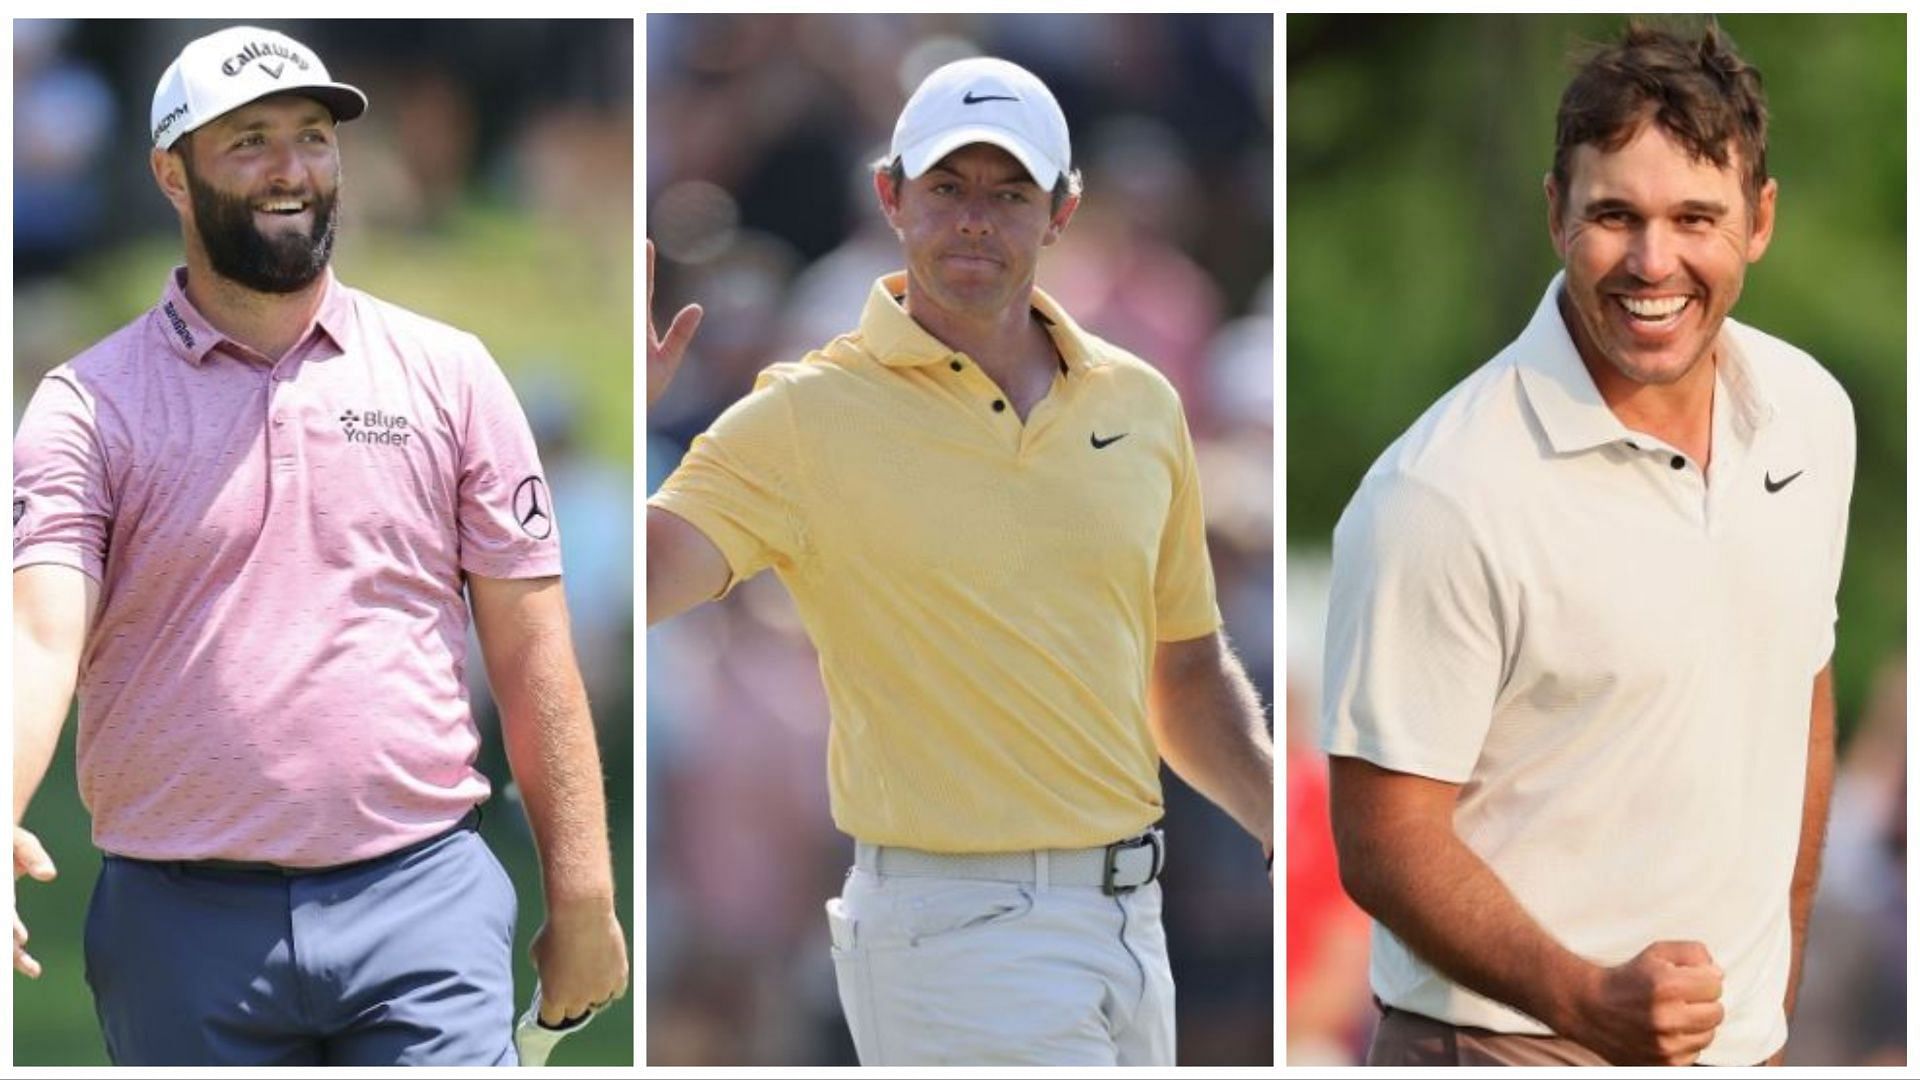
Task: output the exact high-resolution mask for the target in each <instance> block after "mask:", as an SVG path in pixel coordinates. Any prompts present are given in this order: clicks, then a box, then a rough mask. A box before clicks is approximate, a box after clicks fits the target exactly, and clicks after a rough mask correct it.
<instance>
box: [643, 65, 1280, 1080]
mask: <svg viewBox="0 0 1920 1080" xmlns="http://www.w3.org/2000/svg"><path fill="white" fill-rule="evenodd" d="M1070 162H1071V148H1070V144H1069V139H1068V133H1067V124H1066V118H1065V117H1064V116H1063V115H1062V113H1061V111H1060V107H1059V105H1058V104H1057V103H1056V102H1055V100H1054V98H1053V95H1052V94H1051V93H1050V92H1049V91H1048V89H1047V88H1046V86H1045V85H1043V84H1042V83H1041V82H1040V80H1039V79H1037V78H1035V77H1034V76H1033V75H1032V74H1031V73H1029V72H1027V71H1025V70H1024V69H1022V68H1019V67H1017V66H1015V65H1013V64H1010V63H1007V62H1005V61H1001V60H993V59H985V58H975V59H970V60H963V61H959V62H956V63H953V64H949V65H947V66H945V67H943V68H940V69H939V70H937V71H935V72H934V73H933V74H932V75H930V76H928V78H927V79H926V81H925V82H923V83H922V84H921V86H920V88H919V89H918V90H917V91H915V93H914V95H913V96H912V98H911V99H910V100H909V101H908V102H907V104H906V107H905V108H904V110H903V111H902V112H901V114H900V119H899V121H898V124H897V125H896V127H895V130H894V136H893V146H892V151H891V153H890V154H889V155H888V156H887V158H886V159H884V160H883V161H882V162H881V163H879V165H878V166H877V167H876V170H875V177H874V189H875V192H876V193H877V195H878V196H879V202H880V208H881V211H882V212H883V213H885V214H886V217H887V221H888V223H889V224H890V225H891V226H892V227H893V230H894V232H895V233H896V234H897V235H898V236H899V237H900V241H901V246H902V251H903V253H904V255H905V257H906V264H907V266H906V270H905V272H903V273H897V274H893V275H890V276H887V277H884V278H882V279H880V280H879V281H877V282H876V283H875V284H874V287H873V291H872V293H871V294H870V295H869V296H868V298H867V304H866V310H865V313H864V314H863V315H862V316H861V320H860V325H859V327H858V328H857V329H855V330H854V331H853V332H852V333H850V334H847V335H845V336H842V337H839V338H836V339H835V340H834V341H832V342H830V343H828V344H827V345H825V346H824V347H822V348H821V349H819V350H817V351H815V352H812V353H810V354H808V355H807V356H806V357H805V358H804V359H803V360H801V361H800V362H799V363H786V364H776V365H774V366H772V367H770V368H768V369H767V370H766V371H764V372H762V373H761V375H760V377H759V380H758V381H757V383H756V385H755V387H754V389H753V392H752V393H750V394H748V395H747V396H746V397H745V398H743V399H741V400H740V401H739V402H737V403H735V404H734V405H733V406H732V407H731V408H730V409H728V410H727V411H726V413H725V414H724V415H722V416H721V417H720V418H719V419H718V420H717V421H715V422H714V424H713V427H712V428H711V429H709V430H708V431H707V432H706V433H705V434H704V435H702V436H700V437H699V438H697V439H696V440H695V441H694V443H693V446H692V448H691V449H690V450H689V451H688V453H687V455H686V458H685V460H684V461H683V462H682V463H681V465H680V467H679V468H678V470H677V471H675V472H674V473H673V475H672V476H671V477H669V478H668V479H667V481H666V483H665V484H664V485H663V486H662V488H661V490H660V492H659V493H658V494H657V495H655V496H654V497H653V499H652V500H651V501H650V503H649V505H648V509H647V621H648V622H649V623H650V624H651V623H656V622H659V621H661V620H662V619H666V618H668V617H670V616H673V615H675V614H678V613H679V612H682V611H685V610H686V609H688V608H690V607H692V606H694V605H696V604H699V603H701V602H703V601H706V600H712V599H715V598H717V597H720V596H723V595H725V593H726V592H728V591H729V590H730V589H731V588H732V587H733V586H734V585H735V584H737V583H739V582H740V581H743V580H745V579H747V578H749V577H751V576H753V575H754V574H756V573H758V572H760V571H761V570H763V569H766V568H768V567H771V568H773V570H774V571H775V572H776V573H777V574H779V575H780V578H781V580H782V581H783V582H785V583H786V586H787V588H788V589H789V590H790V591H791V592H792V594H793V597H794V600H795V602H796V604H797V605H798V607H799V611H800V614H801V616H802V618H803V619H804V620H805V623H806V626H807V630H808V633H809V634H810V635H811V637H812V639H813V643H814V645H815V647H816V648H817V649H818V651H819V653H820V669H821V675H822V677H823V678H824V679H825V681H826V689H827V695H828V699H829V703H830V707H831V712H832V719H833V723H832V734H831V737H830V741H829V744H828V767H829V769H830V771H831V782H832V783H831V787H832V801H833V815H834V821H835V823H836V824H837V825H838V826H839V828H840V829H842V830H843V831H845V832H847V833H849V834H851V835H852V836H853V837H854V839H855V840H856V841H857V843H856V851H857V855H856V860H855V866H854V868H853V870H852V871H851V872H850V873H849V874H848V877H847V884H846V888H845V890H844V891H843V892H842V894H841V895H840V896H839V897H838V898H836V899H834V900H831V901H829V902H828V903H827V918H828V923H829V926H830V929H831V933H832V941H833V957H834V963H835V967H836V970H837V972H838V976H839V984H840V997H841V1003H842V1005H843V1007H844V1008H845V1010H846V1015H847V1021H848V1025H849V1027H850V1028H851V1029H852V1033H853V1039H854V1043H855V1046H856V1048H857V1049H858V1051H859V1055H860V1060H861V1062H862V1063H864V1064H869V1065H873V1064H887V1065H899V1064H913V1065H937V1064H957V1065H1014V1064H1027V1065H1116V1064H1117V1065H1163V1066H1164V1065H1172V1064H1173V1063H1174V1024H1173V1015H1174V1014H1173V980H1172V976H1171V974H1170V972H1169V969H1168V964H1167V953H1166V939H1165V935H1164V934H1163V932H1162V929H1161V925H1160V887H1159V885H1158V883H1157V878H1158V876H1159V873H1160V870H1161V868H1162V867H1163V866H1164V865H1165V862H1166V858H1167V852H1166V850H1165V845H1164V841H1163V839H1162V837H1161V834H1160V832H1159V830H1157V829H1155V828H1154V827H1153V826H1154V823H1155V822H1156V821H1158V820H1159V818H1160V816H1161V814H1162V812H1163V810H1164V803H1163V800H1162V796H1161V791H1160V783H1159V765H1160V760H1161V759H1162V758H1163V757H1164V758H1165V759H1166V760H1167V762H1168V763H1169V764H1170V765H1172V767H1173V768H1174V769H1175V770H1176V771H1177V772H1179V773H1180V775H1181V776H1182V777H1183V778H1184V779H1186V780H1187V781H1188V782H1189V783H1191V784H1192V785H1193V786H1194V787H1196V788H1197V789H1199V790H1200V791H1201V792H1202V793H1204V794H1205V795H1207V796H1208V797H1209V798H1211V799H1212V800H1213V801H1214V802H1216V803H1218V804H1219V805H1220V806H1221V807H1222V808H1223V809H1225V810H1226V811H1227V812H1228V813H1229V814H1231V815H1232V816H1233V817H1234V819H1235V820H1237V821H1238V822H1239V823H1240V824H1241V825H1242V826H1244V827H1245V828H1246V829H1247V831H1248V832H1250V833H1252V834H1253V836H1254V837H1255V838H1256V839H1257V840H1258V841H1259V842H1260V844H1261V846H1262V848H1263V849H1264V850H1265V851H1266V852H1268V853H1270V852H1271V850H1272V835H1273V746H1272V740H1271V737H1270V736H1269V734H1268V732H1267V727H1266V720H1265V716H1264V714H1263V712H1262V709H1261V705H1260V702H1259V700H1258V698H1257V697H1256V695H1255V693H1254V690H1253V688H1252V686H1251V685H1250V684H1249V682H1248V681H1247V678H1246V675H1245V674H1244V673H1243V671H1242V670H1241V667H1240V664H1239V662H1238V661H1237V660H1236V659H1235V658H1234V656H1233V654H1232V653H1231V652H1230V651H1229V650H1228V648H1227V644H1226V642H1225V640H1224V639H1223V637H1222V636H1221V634H1220V614H1219V611H1218V608H1217V607H1216V604H1215V601H1214V589H1213V574H1212V570H1211V567H1210V566H1209V564H1208V559H1207V547H1206V534H1205V523H1204V519H1203V517H1202V514H1201V503H1200V487H1199V480H1198V475H1197V470H1196V469H1195V466H1194V456H1193V445H1192V441H1191V439H1190V438H1189V436H1188V434H1187V427H1186V422H1185V418H1184V417H1183V416H1182V414H1181V410H1180V402H1179V399H1178V398H1177V397H1176V395H1175V394H1174V391H1173V388H1172V387H1171V386H1170V385H1168V383H1167V381H1166V379H1164V378H1163V377H1161V375H1160V374H1159V373H1158V372H1156V371H1155V370H1154V369H1153V368H1152V367H1150V366H1148V365H1147V364H1145V363H1143V362H1142V361H1141V360H1139V359H1138V358H1136V357H1134V356H1131V355H1129V354H1127V353H1125V352H1123V351H1121V350H1119V349H1117V348H1115V347H1113V346H1112V345H1110V344H1108V343H1106V342H1104V341H1101V340H1100V339H1099V338H1096V337H1094V336H1092V335H1091V334H1088V333H1086V332H1085V331H1084V330H1082V329H1081V328H1080V327H1079V326H1077V325H1076V324H1075V323H1074V321H1073V319H1072V318H1071V317H1070V316H1069V315H1068V314H1067V313H1066V312H1065V311H1062V310H1061V309H1060V306H1059V305H1058V304H1057V303H1055V302H1054V301H1053V300H1052V299H1051V298H1049V297H1048V296H1047V295H1046V294H1044V293H1042V292H1040V291H1039V290H1038V289H1036V288H1034V284H1033V281H1034V270H1035V267H1036V265H1037V263H1038V261H1039V258H1040V253H1041V251H1042V249H1044V248H1046V247H1048V246H1050V245H1052V244H1053V243H1055V242H1056V241H1058V240H1059V239H1060V238H1061V236H1062V235H1063V234H1064V233H1065V232H1066V229H1067V225H1068V223H1069V222H1070V221H1071V220H1072V218H1073V214H1074V211H1075V209H1076V208H1077V207H1078V205H1079V202H1080V184H1079V177H1078V174H1076V173H1075V172H1073V171H1072V169H1071V165H1070ZM649 259H651V248H649ZM649 288H651V266H650V267H649ZM648 306H649V319H651V306H652V304H651V298H649V304H648ZM700 314H701V313H700V309H698V308H697V307H690V308H688V309H686V310H684V311H682V312H680V314H679V315H678V316H676V317H675V319H674V320H673V322H672V324H671V325H670V326H669V328H668V330H667V333H666V335H665V337H664V339H663V338H661V337H658V336H656V335H655V333H654V332H653V330H652V328H651V326H649V330H648V355H647V362H648V372H647V395H648V401H649V403H650V404H651V402H653V401H654V400H656V399H658V397H659V396H660V394H661V392H662V391H663V390H664V389H665V388H666V386H667V384H668V382H669V381H670V380H671V379H672V377H673V372H674V370H675V369H676V368H677V367H678V365H679V362H680V360H681V357H682V356H683V355H684V353H685V351H686V348H687V345H688V343H689V342H690V341H691V340H692V339H693V336H694V334H695V332H696V328H697V326H698V323H699V320H700Z"/></svg>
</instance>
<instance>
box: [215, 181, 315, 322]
mask: <svg viewBox="0 0 1920 1080" xmlns="http://www.w3.org/2000/svg"><path fill="white" fill-rule="evenodd" d="M187 191H188V192H189V193H190V194H191V195H192V197H193V220H194V227H195V228H196V229H197V230H198V231H199V233H200V245H201V247H203V248H205V249H206V252H207V260H208V261H209V262H211V263H212V264H213V270H214V273H216V274H219V275H220V276H221V277H224V278H227V279H229V280H231V281H233V282H235V283H237V284H239V285H242V286H244V287H246V288H248V289H252V290H253V291H254V292H263V293H290V292H298V291H299V290H301V289H304V288H306V287H307V286H308V285H310V284H312V283H313V280H314V279H315V278H317V277H319V276H320V272H321V271H322V270H325V269H326V268H327V261H328V260H329V259H331V258H332V257H333V232H334V226H335V225H336V224H337V223H338V221H339V216H340V195H339V192H338V191H335V192H332V193H330V194H321V193H319V192H314V193H313V194H312V195H311V196H309V197H308V198H309V203H310V205H311V208H312V210H313V228H312V229H310V230H308V231H307V232H305V233H285V234H281V235H277V236H268V235H267V234H265V233H263V232H261V231H260V229H259V228H258V227H257V226H256V225H255V224H254V222H253V204H252V200H250V199H248V198H247V197H245V196H243V195H228V194H225V193H224V192H220V191H216V190H214V188H213V186H212V185H210V184H205V183H202V182H201V181H200V179H199V178H198V177H196V176H195V175H194V174H193V170H192V169H191V168H188V169H187Z"/></svg>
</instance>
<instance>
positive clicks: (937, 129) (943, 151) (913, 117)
mask: <svg viewBox="0 0 1920 1080" xmlns="http://www.w3.org/2000/svg"><path fill="white" fill-rule="evenodd" d="M971 143H992V144H993V145H995V146H998V147H1000V148H1001V149H1002V150H1005V151H1006V152H1007V153H1009V154H1012V155H1013V156H1014V157H1016V158H1018V159H1019V161H1020V164H1022V165H1025V166H1026V167H1027V173H1028V175H1030V176H1032V177H1033V180H1034V182H1035V183H1037V184H1039V185H1040V186H1041V187H1043V188H1047V189H1049V190H1051V189H1052V188H1053V185H1054V183H1055V182H1056V181H1057V180H1059V179H1060V174H1062V173H1064V172H1066V171H1067V170H1068V169H1069V168H1071V167H1072V162H1073V146H1072V144H1071V143H1070V142H1069V141H1068V139H1067V118H1066V116H1065V115H1064V114H1062V113H1061V111H1060V103H1059V102H1057V101H1055V100H1053V92H1052V91H1050V90H1048V89H1047V84H1045V83H1043V82H1041V81H1040V80H1039V78H1038V77H1036V76H1035V75H1034V73H1033V72H1031V71H1028V70H1027V69H1026V68H1023V67H1021V66H1020V65H1018V64H1011V63H1008V62H1007V61H1005V60H995V59H993V58H991V57H985V56H976V57H972V58H970V59H966V60H955V61H954V62H953V63H951V64H947V65H945V66H943V67H941V68H939V69H937V70H935V71H934V73H933V74H931V75H929V76H927V78H926V80H925V81H924V82H922V83H921V84H920V88H919V89H918V90H915V91H914V92H913V96H912V97H910V98H908V99H907V107H906V108H904V109H901V110H900V120H899V122H898V123H896V124H894V126H893V156H894V157H896V158H898V159H900V164H901V165H902V166H904V167H905V168H906V172H907V179H909V180H911V179H913V178H915V177H917V176H919V175H920V174H921V173H924V172H926V171H927V170H928V169H929V168H931V167H933V165H934V163H935V162H937V161H939V160H940V159H941V158H943V157H946V156H947V155H948V154H951V153H953V152H954V151H955V150H958V149H960V148H961V147H963V146H967V145H969V144H971Z"/></svg>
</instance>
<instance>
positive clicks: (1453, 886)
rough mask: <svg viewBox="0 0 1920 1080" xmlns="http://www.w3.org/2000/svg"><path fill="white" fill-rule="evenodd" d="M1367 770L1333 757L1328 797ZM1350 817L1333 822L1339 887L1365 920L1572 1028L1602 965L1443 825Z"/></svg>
mask: <svg viewBox="0 0 1920 1080" xmlns="http://www.w3.org/2000/svg"><path fill="white" fill-rule="evenodd" d="M1372 768H1373V766H1371V765H1368V764H1366V763H1364V762H1358V761H1353V760H1351V759H1340V758H1336V759H1335V762H1334V783H1335V785H1336V793H1337V792H1338V787H1339V785H1340V784H1341V783H1342V780H1343V773H1344V774H1347V775H1348V776H1351V774H1352V773H1353V771H1355V770H1364V769H1372ZM1338 797H1339V796H1338V794H1336V798H1338ZM1339 805H1340V804H1339V803H1336V807H1338V806H1339ZM1364 813H1365V811H1362V814H1364ZM1349 817H1350V815H1347V814H1341V813H1338V812H1337V813H1336V818H1335V832H1336V836H1337V837H1338V838H1339V842H1340V844H1339V846H1340V877H1341V883H1342V884H1343V885H1344V886H1345V887H1346V889H1347V892H1348V894H1349V895H1351V896H1352V897H1353V899H1354V900H1355V901H1356V902H1357V903H1359V905H1360V906H1361V907H1362V908H1364V909H1366V911H1367V912H1368V914H1370V915H1372V916H1373V917H1374V918H1375V919H1377V920H1379V922H1380V923H1381V924H1382V925H1383V926H1385V927H1386V928H1387V929H1389V930H1391V931H1393V933H1394V935H1395V936H1397V937H1398V938H1399V939H1400V940H1401V941H1402V942H1404V943H1405V944H1406V945H1407V947H1408V948H1410V949H1412V950H1413V951H1414V952H1415V953H1417V954H1419V955H1420V957H1421V958H1422V959H1424V960H1425V961H1426V962H1427V963H1429V964H1432V965H1433V966H1434V967H1435V968H1436V969H1438V970H1439V971H1440V972H1441V973H1442V974H1443V975H1445V976H1447V978H1449V979H1452V980H1453V981H1454V982H1457V983H1459V984H1460V985H1462V986H1465V987H1467V988H1468V989H1470V990H1473V991H1475V992H1477V993H1480V994H1483V995H1485V996H1487V997H1489V998H1492V999H1493V1000H1495V1001H1499V1002H1503V1003H1505V1004H1507V1005H1510V1006H1512V1007H1514V1008H1516V1009H1519V1010H1520V1011H1521V1012H1524V1013H1526V1014H1527V1015H1529V1016H1532V1017H1534V1018H1535V1019H1537V1020H1539V1021H1541V1022H1542V1023H1544V1024H1546V1025H1547V1026H1548V1027H1550V1028H1553V1029H1554V1030H1555V1031H1558V1032H1560V1033H1562V1034H1565V1033H1567V1032H1568V1031H1569V1030H1571V1029H1572V1027H1573V1022H1572V1021H1573V1013H1574V1010H1575V1009H1576V1007H1577V1006H1576V1003H1577V1001H1578V999H1579V998H1580V996H1581V992H1582V990H1583V989H1587V988H1591V987H1592V985H1593V984H1594V983H1595V981H1596V980H1598V979H1599V978H1600V976H1601V974H1602V969H1601V968H1600V967H1599V966H1598V965H1596V964H1593V963H1591V962H1589V961H1587V960H1585V959H1582V958H1581V957H1580V956H1578V955H1576V954H1574V953H1573V952H1572V951H1570V950H1568V949H1567V948H1566V947H1564V946H1563V945H1561V944H1560V943H1559V942H1558V941H1557V940H1555V939H1554V937H1553V935H1552V934H1550V933H1548V932H1547V931H1546V929H1545V928H1544V927H1542V926H1541V925H1540V924H1539V923H1538V922H1537V921H1535V920H1534V918H1533V916H1532V915H1530V914H1528V912H1527V910H1526V909H1525V908H1524V907H1523V906H1522V905H1521V904H1520V901H1519V900H1518V899H1517V898H1515V897H1514V895H1513V893H1512V891H1511V890H1509V889H1508V888H1507V886H1506V884H1505V883H1504V882H1502V881H1501V880H1500V878H1499V877H1498V875H1496V874H1495V873H1494V872H1493V870H1492V868H1491V867H1489V866H1488V865H1487V863H1486V861H1485V860H1484V859H1482V858H1480V856H1479V855H1478V854H1476V853H1475V852H1474V851H1473V849H1471V848H1469V847H1468V846H1467V845H1466V844H1465V843H1463V842H1462V841H1461V840H1460V838H1459V837H1458V836H1457V835H1456V834H1455V833H1454V832H1453V829H1452V827H1451V823H1450V822H1449V821H1446V820H1439V821H1423V820H1419V819H1417V818H1415V817H1412V816H1404V817H1396V818H1394V819H1393V820H1383V819H1379V818H1376V819H1375V820H1371V821H1366V820H1360V821H1355V820H1349V819H1348V818H1349Z"/></svg>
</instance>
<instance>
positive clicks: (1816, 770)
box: [1786, 667, 1834, 1019]
mask: <svg viewBox="0 0 1920 1080" xmlns="http://www.w3.org/2000/svg"><path fill="white" fill-rule="evenodd" d="M1833 754H1834V704H1833V669H1832V668H1831V667H1828V668H1823V669H1821V671H1820V674H1819V675H1818V676H1817V677H1815V679H1814V683H1813V709H1812V716H1811V719H1810V723H1809V734H1808V739H1807V786H1806V793H1805V796H1804V799H1803V802H1802V807H1801V813H1800V852H1799V855H1798V857H1797V858H1796V859H1795V861H1794V865H1793V886H1792V889H1793V891H1792V893H1791V894H1790V896H1789V897H1788V917H1789V918H1790V919H1791V920H1792V925H1793V960H1792V965H1791V967H1790V968H1789V969H1788V973H1787V999H1786V1010H1787V1016H1788V1018H1789V1019H1791V1018H1792V1016H1793V1006H1794V1001H1795V999H1796V998H1797V997H1798V996H1799V992H1800V960H1801V956H1802V953H1803V952H1804V951H1805V948H1806V944H1807V923H1808V921H1809V919H1810V918H1811V917H1812V915H1813V897H1814V892H1815V891H1816V890H1817V889H1818V887H1819V884H1820V856H1821V851H1822V849H1823V848H1824V847H1825V845H1826V837H1827V809H1828V804H1829V803H1830V802H1831V800H1832V798H1833Z"/></svg>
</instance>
